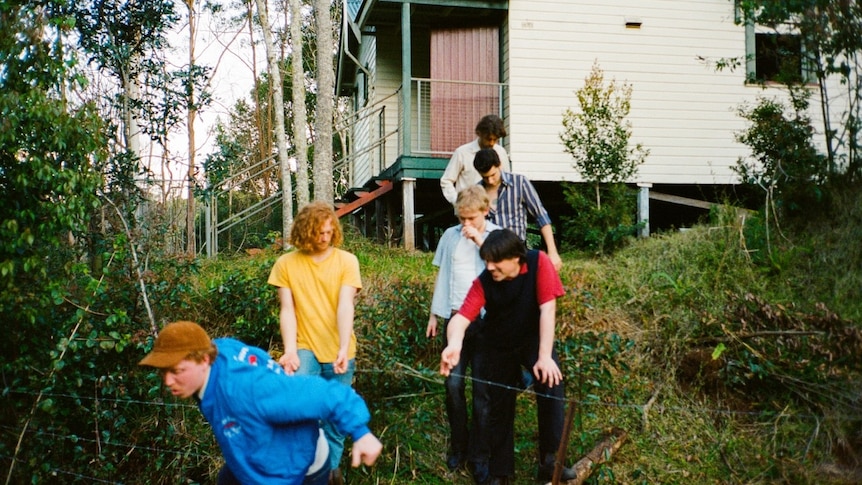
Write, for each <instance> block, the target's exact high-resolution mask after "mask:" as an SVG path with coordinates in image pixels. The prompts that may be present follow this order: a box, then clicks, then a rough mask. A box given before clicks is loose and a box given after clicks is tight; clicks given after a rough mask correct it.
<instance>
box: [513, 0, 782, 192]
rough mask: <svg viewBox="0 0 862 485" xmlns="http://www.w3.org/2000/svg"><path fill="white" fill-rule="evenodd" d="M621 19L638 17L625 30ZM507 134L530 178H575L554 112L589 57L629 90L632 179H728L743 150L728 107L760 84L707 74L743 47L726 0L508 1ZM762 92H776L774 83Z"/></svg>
mask: <svg viewBox="0 0 862 485" xmlns="http://www.w3.org/2000/svg"><path fill="white" fill-rule="evenodd" d="M627 18H637V19H639V20H640V21H641V22H642V25H641V28H640V29H628V28H626V27H625V21H626V19H627ZM508 22H509V31H508V55H509V58H508V66H507V68H508V76H509V77H508V79H507V81H508V83H509V94H510V103H509V116H508V120H507V121H508V128H509V140H508V148H509V151H510V153H511V156H512V160H513V170H515V171H518V172H521V173H524V174H525V175H527V176H529V177H530V178H532V179H533V180H546V181H557V180H569V181H579V180H581V179H580V177H579V174H578V173H577V171H576V170H575V169H574V168H573V167H572V159H571V156H570V155H569V154H568V153H566V152H565V151H564V149H563V145H562V143H561V141H560V137H559V135H560V132H561V131H562V115H563V112H564V110H565V109H566V108H572V109H573V110H577V109H578V104H577V98H576V96H575V92H576V91H577V90H578V89H580V88H581V87H582V86H583V85H584V79H585V78H586V77H587V76H588V75H589V73H590V70H591V69H592V66H593V63H594V62H597V63H598V65H599V67H600V68H601V69H602V70H603V71H604V75H605V82H606V83H607V82H609V81H610V80H616V82H617V83H618V84H622V83H628V84H630V85H631V86H632V89H633V91H632V101H631V107H632V108H631V113H630V115H629V117H628V118H627V119H628V121H630V122H631V124H632V141H633V142H635V143H641V144H642V145H643V146H644V148H647V149H649V150H650V155H649V157H648V158H647V161H646V163H645V164H644V165H642V166H641V167H640V170H639V174H638V175H637V176H636V179H635V180H632V182H635V181H638V182H651V183H680V184H691V183H699V184H727V183H735V182H736V181H737V178H736V176H735V174H734V172H733V171H732V169H731V168H732V167H733V166H734V165H735V164H736V161H737V159H738V158H739V157H741V156H745V155H747V153H748V150H747V148H746V147H745V146H743V145H741V144H739V143H737V142H736V141H734V133H736V132H738V131H739V130H742V129H744V128H745V127H746V122H745V120H743V119H742V118H740V117H739V116H738V115H737V113H736V110H737V107H738V106H739V105H740V104H741V103H743V102H746V101H748V102H754V101H755V100H756V98H757V96H759V95H763V94H764V91H763V90H761V89H760V88H759V87H754V86H745V84H744V77H745V76H744V72H742V71H737V72H729V71H724V72H716V70H715V69H714V67H713V63H714V62H715V61H716V60H718V59H719V58H730V57H740V56H744V55H745V32H744V29H743V28H742V27H738V26H735V25H734V24H733V2H732V1H730V0H701V1H687V2H680V1H670V0H668V1H656V0H653V1H649V2H645V1H643V0H631V1H622V0H616V1H614V0H607V1H605V0H594V1H591V2H573V1H552V0H511V1H510V2H509V20H508ZM771 91H772V92H771V93H769V94H770V95H772V94H774V95H778V96H783V93H782V92H781V91H780V90H778V89H773V90H771Z"/></svg>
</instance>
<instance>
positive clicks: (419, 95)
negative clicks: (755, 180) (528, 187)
mask: <svg viewBox="0 0 862 485" xmlns="http://www.w3.org/2000/svg"><path fill="white" fill-rule="evenodd" d="M735 15H737V12H736V8H735V5H734V1H733V0H691V1H680V0H508V1H505V0H503V1H501V0H476V1H471V0H438V1H435V0H419V1H413V2H411V1H408V0H344V2H343V25H342V27H341V33H340V39H339V54H338V61H337V62H338V64H337V81H336V82H337V88H336V89H337V91H338V94H340V95H345V96H350V97H351V100H352V108H353V115H352V117H351V118H350V119H349V120H348V121H347V122H346V123H345V124H344V126H343V128H342V131H341V133H342V135H343V136H344V137H345V139H347V140H348V143H347V153H346V156H345V158H344V160H343V161H342V165H341V167H342V169H343V170H344V173H346V174H347V175H346V177H347V178H348V180H347V183H348V184H349V186H351V187H364V188H365V189H364V190H354V191H353V194H355V195H353V196H354V197H357V198H356V200H354V201H353V202H351V203H350V204H347V205H346V206H344V207H342V209H341V213H342V214H347V213H352V214H354V216H355V217H356V218H357V219H356V220H357V222H359V224H360V226H361V227H363V228H364V230H365V231H366V232H368V233H374V231H376V235H377V236H378V237H385V236H387V235H388V236H392V235H393V233H394V234H395V235H396V236H397V237H400V238H401V240H402V243H403V244H404V245H405V246H407V247H410V248H412V247H414V246H416V245H423V244H428V242H429V241H433V240H435V238H434V233H435V231H438V230H439V229H440V228H441V227H445V225H448V224H449V223H450V222H452V219H451V217H452V216H451V214H452V210H451V207H450V206H448V205H447V203H446V202H445V200H444V199H443V197H442V195H441V192H440V188H439V177H440V175H441V173H442V171H443V169H444V168H445V166H446V163H447V162H448V158H449V156H450V154H451V152H452V150H454V149H455V148H456V147H458V146H459V145H461V144H463V143H466V142H468V141H471V140H472V139H473V138H474V134H473V130H474V128H475V124H476V122H477V121H478V120H479V118H481V117H482V116H483V115H485V114H488V113H496V114H499V115H500V116H501V117H502V118H503V119H504V121H505V123H506V127H507V130H508V133H509V134H508V136H507V137H506V138H504V139H503V140H502V144H503V146H504V147H505V148H506V149H507V150H508V151H509V154H510V158H511V160H512V171H514V172H517V173H522V174H524V175H526V176H528V177H529V178H530V179H531V180H532V181H533V183H534V185H536V187H537V189H538V190H539V192H540V194H541V196H542V198H543V201H544V202H545V205H546V206H547V207H548V209H549V211H550V212H551V215H552V218H555V221H556V219H557V218H556V217H555V213H557V209H558V208H560V207H561V204H562V203H563V201H562V200H560V199H561V195H560V194H561V192H560V190H559V185H560V182H562V181H569V182H578V181H581V179H580V178H579V174H578V172H577V171H576V170H575V169H574V168H573V162H572V159H571V156H570V155H569V154H568V153H566V152H565V151H564V149H563V145H562V143H561V142H560V137H559V135H560V132H561V131H562V129H563V126H562V115H563V112H564V110H565V109H566V108H572V109H573V110H577V109H578V102H577V98H576V97H575V91H577V90H578V89H580V88H581V87H582V86H583V85H584V79H585V78H586V77H587V76H588V74H589V73H590V71H591V69H592V66H593V64H594V63H597V64H598V66H599V67H600V68H601V69H602V70H603V71H604V75H605V81H606V82H607V81H610V80H611V79H613V80H616V81H617V83H618V84H620V83H627V84H630V85H631V86H632V89H633V92H632V99H631V113H630V115H629V117H628V120H629V121H630V122H631V123H632V134H633V142H635V143H641V144H642V145H643V146H644V148H647V149H649V150H650V155H649V157H648V158H647V160H646V163H645V164H643V165H641V167H640V169H639V172H638V174H637V176H636V178H635V179H634V180H630V181H629V182H631V183H632V184H637V185H638V186H640V187H641V188H642V189H641V191H642V192H641V198H640V199H641V201H642V203H643V202H645V201H647V200H648V199H647V198H646V197H645V194H647V193H650V189H652V193H653V195H654V197H658V196H659V195H660V194H658V195H656V194H654V193H655V192H658V191H659V189H661V190H660V191H661V192H662V193H667V194H674V193H676V194H686V193H690V191H689V192H686V191H685V189H686V188H688V189H691V188H692V187H705V186H708V187H716V186H730V185H733V184H737V183H738V182H739V180H738V178H737V177H736V175H735V173H734V172H733V170H732V167H733V166H735V165H736V162H737V159H738V158H740V157H746V156H747V155H748V154H749V151H748V149H747V147H746V146H744V145H741V144H739V143H737V142H736V141H735V140H734V134H735V133H737V132H739V131H740V130H743V129H745V128H746V127H747V122H746V120H744V119H743V118H741V117H739V115H738V114H737V109H738V108H739V107H740V105H742V104H743V103H750V104H752V103H755V102H756V101H757V99H758V97H761V96H767V97H777V98H778V99H785V98H786V95H785V90H784V89H783V87H782V86H780V85H772V86H770V85H769V83H767V87H766V89H764V88H763V86H762V85H760V84H756V83H747V82H746V79H753V78H759V79H767V80H768V79H769V77H770V76H771V75H773V74H774V73H775V71H776V70H777V65H776V62H782V60H781V59H778V60H777V61H776V59H775V58H774V57H773V58H771V61H770V59H768V58H767V54H766V52H767V46H769V45H770V43H769V42H770V40H772V41H773V44H774V41H775V39H776V37H777V36H776V35H775V31H774V30H773V29H769V30H767V29H760V28H759V27H758V26H751V25H749V26H747V27H745V26H739V25H736V24H735V23H734V18H735V17H734V16H735ZM780 37H782V39H781V41H782V42H786V41H787V40H788V39H790V40H791V43H790V45H793V43H792V40H793V37H794V36H792V35H784V36H780ZM782 45H784V44H782ZM796 45H797V46H798V43H797V44H796ZM797 48H798V47H797ZM746 56H748V57H747V62H744V65H743V67H740V68H739V69H736V70H734V71H731V70H722V71H717V70H716V69H715V63H716V62H717V61H719V60H720V59H727V58H739V59H746ZM767 61H769V62H767ZM800 69H801V68H800ZM803 74H804V73H803ZM811 89H816V85H814V84H812V85H811ZM812 99H813V100H815V101H816V99H817V97H816V96H814V97H813V98H812ZM820 112H821V110H820V107H819V106H817V105H816V102H815V103H813V105H812V113H811V115H812V117H813V118H814V119H815V120H816V119H817V118H818V116H819V115H818V114H819V113H820ZM815 126H818V125H817V124H816V123H815ZM677 189H679V190H677ZM665 199H666V200H667V198H665ZM677 200H683V199H677ZM643 205H646V204H643ZM669 207H671V210H673V209H672V207H673V206H669ZM641 214H642V218H646V217H647V216H646V214H648V213H647V212H646V211H644V210H641ZM369 235H372V234H369ZM417 243H418V244H417ZM432 244H433V243H432Z"/></svg>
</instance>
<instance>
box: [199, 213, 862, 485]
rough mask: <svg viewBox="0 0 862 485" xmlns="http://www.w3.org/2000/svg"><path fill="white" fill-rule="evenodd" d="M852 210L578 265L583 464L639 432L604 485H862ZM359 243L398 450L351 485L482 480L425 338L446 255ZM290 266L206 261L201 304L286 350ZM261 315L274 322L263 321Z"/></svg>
mask: <svg viewBox="0 0 862 485" xmlns="http://www.w3.org/2000/svg"><path fill="white" fill-rule="evenodd" d="M845 209H846V207H845ZM851 209H852V206H851ZM846 212H847V214H845V215H843V216H836V217H834V218H828V217H827V218H823V219H822V220H820V221H819V222H817V223H816V224H819V227H815V226H816V224H815V223H809V224H808V225H807V226H806V227H804V228H803V229H804V230H805V232H796V233H795V234H796V235H794V236H790V235H789V234H788V232H789V229H783V231H785V232H781V233H779V232H778V231H777V230H776V229H775V228H772V229H771V232H772V233H771V234H770V235H769V237H768V238H767V232H766V231H765V230H764V228H763V225H762V223H761V222H760V220H759V219H758V218H757V216H755V215H750V214H749V215H746V216H739V217H738V216H737V214H736V213H735V212H732V211H718V212H717V213H716V214H714V217H713V219H714V220H713V222H712V223H710V224H704V225H702V226H699V227H695V228H693V229H691V230H689V231H687V232H680V233H673V234H665V235H657V236H653V237H650V238H649V239H646V240H640V241H635V242H633V244H631V245H630V246H629V247H627V248H626V249H624V250H622V251H620V252H619V253H617V254H615V255H613V256H611V257H605V258H601V259H595V258H590V257H585V256H583V255H579V254H567V255H565V257H564V261H565V265H564V269H563V271H562V274H561V276H562V279H563V282H564V285H565V287H566V290H567V293H566V295H565V296H564V297H563V298H561V299H560V300H559V303H558V320H557V332H558V339H559V347H558V349H559V351H560V354H561V360H562V367H563V371H564V374H565V377H566V396H567V401H568V404H567V405H568V406H570V407H574V409H575V415H574V422H573V428H572V432H571V435H570V439H569V456H571V457H572V460H571V461H575V460H576V459H578V458H580V457H581V456H583V455H584V454H585V453H586V452H588V451H590V450H591V449H592V448H593V446H594V445H595V444H596V443H597V442H598V440H599V439H600V438H601V437H602V435H603V434H604V433H605V432H607V431H608V430H610V429H611V428H617V429H622V430H625V431H626V432H627V434H628V435H627V436H628V439H627V441H626V442H625V444H624V445H623V446H622V448H621V449H620V450H619V452H618V453H617V454H616V455H614V456H613V457H612V459H611V461H610V462H609V463H608V464H607V465H605V466H602V467H599V468H598V469H597V470H596V471H595V472H594V473H593V477H592V478H591V480H592V482H591V483H631V484H641V483H643V484H652V483H812V484H813V483H819V484H822V483H836V484H837V483H858V482H859V481H860V480H862V473H860V468H859V461H858V460H859V455H858V451H857V450H858V448H859V445H860V443H862V442H860V433H859V424H860V420H862V416H860V413H859V402H858V396H859V391H860V388H859V387H860V386H859V378H858V377H859V364H860V356H862V348H860V347H862V332H860V329H859V325H858V319H859V318H860V304H859V298H858V297H859V291H860V284H862V283H860V271H859V269H860V256H859V244H858V240H859V239H858V237H857V236H858V235H859V232H860V225H859V222H858V218H855V216H853V213H854V212H855V211H854V210H846ZM855 213H857V214H858V212H855ZM799 227H801V226H799ZM799 227H797V229H796V230H797V231H799V230H800V229H799ZM348 240H349V242H348V244H347V249H349V250H351V251H353V252H355V253H356V254H357V255H358V256H359V259H360V264H361V267H362V272H363V282H364V285H365V287H364V288H363V290H362V292H361V293H360V296H359V300H358V305H357V322H356V327H357V328H356V331H357V334H358V338H359V352H360V354H359V357H358V365H357V368H358V372H357V378H356V388H357V389H358V390H359V392H360V393H361V394H362V395H363V396H364V397H365V398H366V399H367V401H368V402H369V404H370V406H371V408H372V410H373V414H374V418H373V429H374V430H375V432H376V433H377V434H378V435H379V436H380V438H381V440H382V441H383V442H384V444H385V452H384V455H383V456H382V457H381V459H380V461H379V462H378V464H377V465H376V466H375V467H373V468H363V469H360V470H350V471H348V481H349V483H356V484H363V483H367V484H371V483H408V482H409V483H427V484H443V483H455V484H469V483H472V481H471V480H470V478H469V476H468V475H467V474H466V472H463V471H458V472H455V473H450V472H448V471H447V470H446V468H445V454H446V449H447V428H446V421H445V410H444V405H443V385H442V382H443V380H442V377H440V376H439V375H438V373H437V369H438V365H439V353H440V351H441V350H442V341H441V339H440V338H438V339H435V340H428V339H426V338H425V336H424V329H425V324H426V322H427V317H428V314H427V308H428V304H429V302H430V296H431V291H432V289H433V278H434V268H433V267H432V265H431V254H425V253H417V252H405V251H402V250H399V249H393V248H383V247H380V246H377V245H374V244H371V243H368V242H366V241H363V240H362V239H361V238H359V237H348ZM275 257H276V255H275V254H268V255H263V256H258V257H256V258H253V259H248V260H242V261H232V262H225V261H221V262H218V263H209V264H207V265H205V266H204V267H203V268H202V272H201V275H200V278H201V281H202V282H206V283H205V286H206V287H207V288H208V290H206V291H201V293H206V294H208V295H209V297H208V298H205V299H204V300H205V301H206V304H205V305H193V306H195V307H196V308H198V309H199V311H200V315H199V317H200V318H201V319H203V320H204V321H208V322H211V323H215V322H217V321H220V322H221V323H220V324H219V325H223V326H222V327H221V328H222V329H223V330H224V333H233V334H236V335H238V336H239V337H241V338H244V339H246V340H251V341H252V342H254V343H257V344H258V345H262V346H264V347H269V348H270V349H271V350H272V351H273V352H274V353H276V354H277V353H278V352H279V349H278V342H279V338H278V336H277V333H276V332H277V325H276V321H275V311H276V307H277V305H276V302H275V299H274V292H273V291H272V290H271V289H269V288H266V287H265V286H264V285H260V284H259V283H260V282H261V281H265V277H266V274H268V270H269V267H270V265H271V263H272V261H273V260H274V258H275ZM250 288H253V289H250ZM250 291H251V292H252V293H254V294H251V295H249V294H248V293H249V292H250ZM214 297H215V298H216V299H217V301H218V302H222V304H219V303H217V302H214V301H213V298H214ZM228 302H230V303H231V304H232V305H240V307H231V306H224V305H226V304H227V303H228ZM249 305H251V307H252V308H251V312H250V313H249ZM261 314H264V315H266V317H264V318H263V320H265V321H266V322H267V323H266V324H264V325H260V324H259V323H255V324H251V323H250V322H260V321H261V317H260V315H261ZM518 406H519V407H518V410H519V411H518V412H519V415H518V422H517V426H516V447H517V456H518V463H517V483H530V482H531V481H532V480H533V477H534V475H535V463H536V462H535V454H536V450H535V438H536V436H535V434H536V424H535V404H534V399H533V398H532V396H531V395H530V392H529V391H527V392H525V393H523V394H521V397H520V398H519V403H518ZM204 439H206V438H204Z"/></svg>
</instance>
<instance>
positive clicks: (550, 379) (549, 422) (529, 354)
mask: <svg viewBox="0 0 862 485" xmlns="http://www.w3.org/2000/svg"><path fill="white" fill-rule="evenodd" d="M479 253H480V256H481V257H482V259H483V260H484V261H485V271H483V272H482V273H481V274H480V275H479V277H478V278H476V280H475V281H474V282H473V285H472V286H471V287H470V290H469V292H468V293H467V296H466V298H465V299H464V304H463V305H462V306H461V309H460V310H458V313H457V314H456V315H455V316H453V317H452V319H451V320H450V321H449V325H448V329H447V337H448V346H447V347H446V348H445V349H444V350H443V354H442V356H441V360H440V373H441V374H443V375H448V374H449V372H450V371H451V369H452V368H453V367H454V366H456V365H457V364H458V362H459V360H460V354H461V347H462V344H463V341H464V332H465V331H466V329H467V327H468V326H469V325H470V322H472V321H474V320H475V319H476V317H477V316H478V315H479V312H480V311H481V309H482V308H483V307H484V308H485V316H484V319H483V321H484V326H483V329H482V343H481V345H480V347H481V349H480V350H479V352H482V353H483V354H484V355H483V359H485V362H486V363H487V369H488V374H487V376H486V377H487V378H488V380H489V381H490V382H491V383H492V384H491V385H490V408H491V412H490V416H491V422H490V426H489V431H488V434H489V435H490V436H491V443H490V444H491V461H490V474H491V476H492V478H491V481H490V483H492V484H506V483H509V480H510V479H511V478H512V477H513V475H514V472H515V453H514V421H515V398H516V395H517V392H518V389H517V388H516V387H513V386H515V385H516V384H517V383H518V382H520V380H521V368H522V366H523V367H524V368H527V369H529V370H531V371H532V372H533V375H534V376H535V378H536V382H535V384H534V386H535V387H534V390H535V392H536V404H537V407H538V421H539V423H538V424H539V457H540V463H539V469H538V478H539V479H540V480H546V481H547V480H550V479H551V478H552V475H553V472H554V466H555V453H556V450H557V448H558V447H559V444H560V440H561V439H562V430H563V424H564V423H563V421H564V417H563V408H564V406H563V404H564V400H565V392H564V389H563V384H562V379H563V376H562V372H561V371H560V366H559V361H558V359H557V354H556V351H555V350H554V327H555V314H556V309H557V304H556V301H557V298H558V297H560V296H563V294H564V290H563V285H562V282H561V281H560V277H559V275H558V274H557V272H556V270H555V269H554V266H553V263H552V262H551V260H550V258H549V257H548V255H547V254H545V253H543V252H540V251H535V250H533V251H527V249H526V246H525V245H524V242H523V241H522V240H521V238H520V237H519V236H518V235H517V234H515V233H514V232H512V231H511V230H509V229H502V230H498V231H493V232H491V233H490V234H489V235H488V237H487V238H485V242H484V243H483V244H482V247H481V249H480V250H479ZM561 478H562V479H563V480H570V479H573V478H575V472H574V470H573V469H571V468H565V467H564V468H563V470H562V477H561Z"/></svg>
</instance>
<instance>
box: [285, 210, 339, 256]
mask: <svg viewBox="0 0 862 485" xmlns="http://www.w3.org/2000/svg"><path fill="white" fill-rule="evenodd" d="M326 221H332V245H333V246H335V247H338V246H341V243H342V242H344V234H343V233H342V231H341V222H339V220H338V216H337V215H336V214H335V210H334V209H333V208H332V206H331V205H330V204H327V203H326V202H323V201H316V202H311V203H309V204H306V205H305V206H303V207H302V208H301V209H300V210H299V213H297V214H296V218H295V219H294V220H293V227H291V228H290V244H291V245H293V247H295V248H296V249H299V250H300V251H312V250H313V249H314V241H315V240H317V236H318V235H319V234H320V228H321V227H322V226H323V224H324V223H325V222H326Z"/></svg>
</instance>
